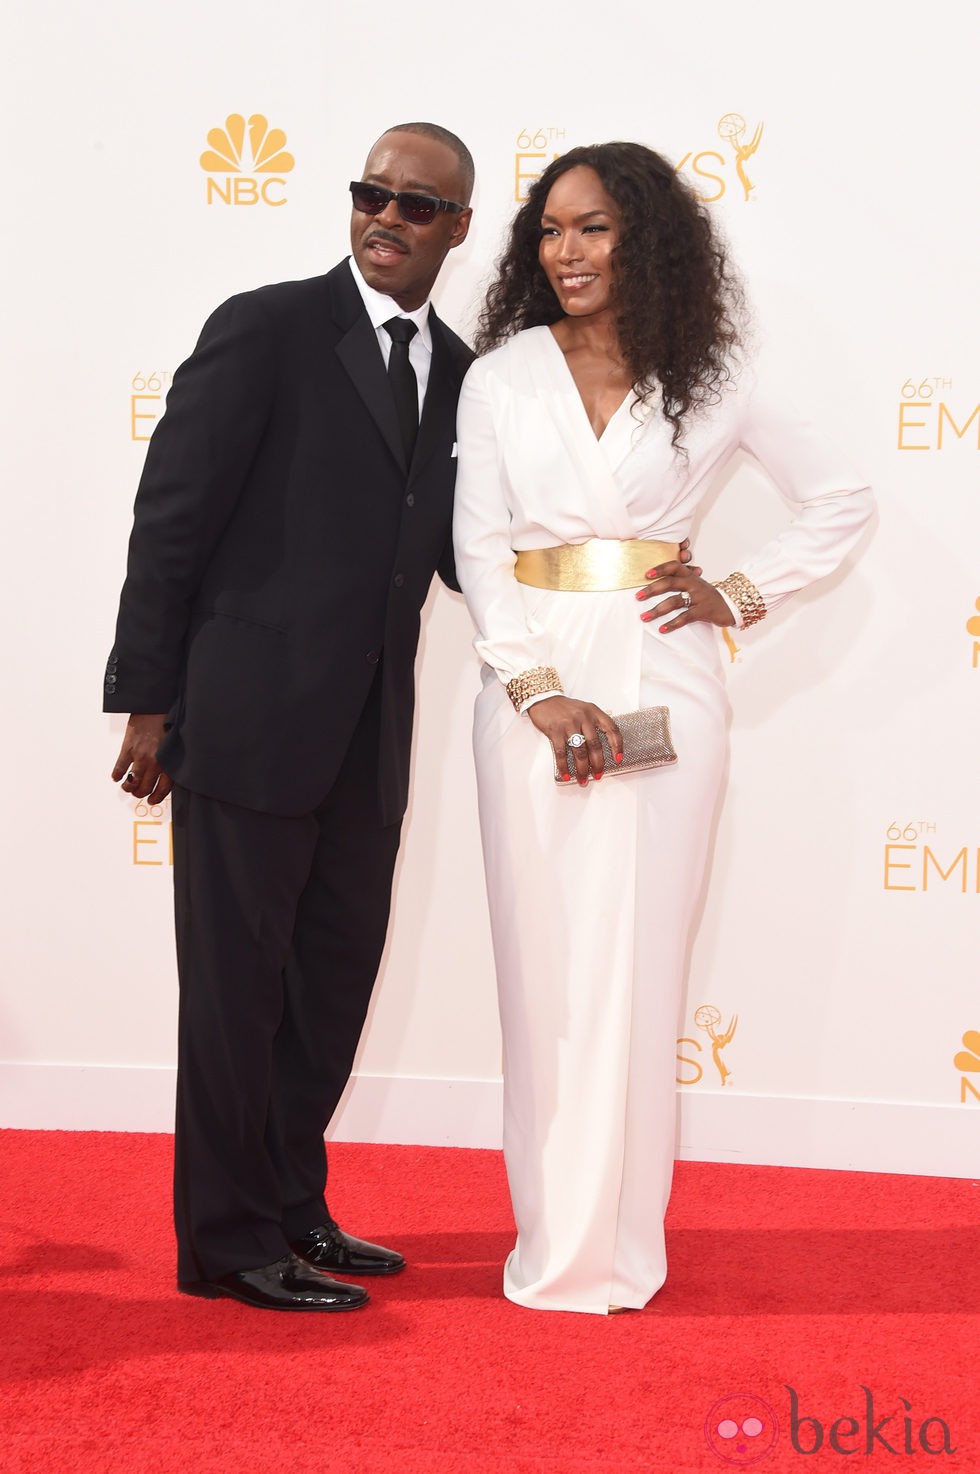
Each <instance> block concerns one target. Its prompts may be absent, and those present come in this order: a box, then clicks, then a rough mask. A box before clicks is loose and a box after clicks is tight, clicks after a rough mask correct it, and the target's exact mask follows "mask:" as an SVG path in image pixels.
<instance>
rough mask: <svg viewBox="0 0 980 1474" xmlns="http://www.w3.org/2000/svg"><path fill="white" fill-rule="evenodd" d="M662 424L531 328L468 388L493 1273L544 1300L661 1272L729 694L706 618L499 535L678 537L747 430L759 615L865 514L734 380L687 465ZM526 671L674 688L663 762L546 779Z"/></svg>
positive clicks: (828, 453) (617, 691) (463, 559)
mask: <svg viewBox="0 0 980 1474" xmlns="http://www.w3.org/2000/svg"><path fill="white" fill-rule="evenodd" d="M670 429H671V427H670V425H669V424H668V423H667V422H666V421H665V420H664V418H663V415H662V413H661V411H660V409H659V407H658V405H657V402H656V399H654V402H653V408H652V409H643V408H642V407H641V406H638V405H637V404H636V401H635V399H634V397H633V396H632V395H630V396H628V397H627V399H626V400H625V401H624V403H623V404H622V405H621V406H620V408H619V409H618V410H617V412H616V414H615V415H614V416H613V418H612V419H611V420H610V422H609V424H608V425H607V427H606V430H605V432H604V433H603V435H602V436H601V438H598V439H597V437H596V436H595V434H594V432H593V430H592V427H591V425H590V422H589V418H588V415H587V413H586V410H585V407H584V405H583V403H582V400H581V398H580V396H579V393H578V390H577V388H576V385H575V382H574V380H573V379H572V376H571V373H570V371H569V369H568V366H567V364H566V362H565V359H564V355H563V353H562V351H561V349H560V348H559V346H558V344H557V343H556V341H555V339H554V337H553V335H552V333H551V331H550V329H548V328H547V327H539V328H531V329H529V330H527V331H526V332H523V333H520V334H518V335H517V336H516V337H514V338H512V339H510V340H509V341H508V342H506V343H505V344H504V345H503V346H502V347H500V348H498V349H496V350H495V351H494V352H493V353H490V354H488V355H487V356H486V357H485V358H483V359H479V360H478V361H477V362H476V363H474V364H473V366H472V368H471V369H470V371H469V374H468V375H467V378H466V380H465V383H464V385H463V391H462V396H461V399H460V410H459V432H458V438H459V468H458V478H457V486H456V518H455V544H456V566H457V570H458V574H459V579H460V583H461V586H462V589H463V593H464V595H465V597H466V601H467V604H468V606H469V609H470V612H471V614H472V616H473V620H474V623H475V624H476V627H477V631H478V634H477V639H476V642H475V643H476V649H477V651H478V653H479V655H480V656H481V658H482V660H483V661H484V662H485V666H484V672H483V689H482V692H481V694H480V696H479V697H478V699H477V704H476V714H475V729H474V749H475V754H476V764H477V781H478V792H479V805H480V825H481V832H482V838H483V850H484V860H485V865H486V878H487V892H488V897H489V905H490V918H491V926H492V933H493V945H494V957H495V962H496V970H497V980H498V991H499V1002H500V1017H501V1025H502V1029H503V1041H504V1153H505V1159H506V1165H507V1174H508V1182H509V1185H510V1192H511V1198H512V1201H513V1206H514V1214H515V1218H516V1222H517V1244H516V1246H515V1248H514V1250H513V1252H512V1253H511V1254H510V1256H509V1258H508V1260H507V1263H506V1266H505V1271H504V1292H505V1294H506V1295H507V1296H508V1297H509V1298H510V1299H511V1300H514V1301H516V1302H518V1303H520V1304H522V1305H528V1306H534V1307H536V1308H540V1309H553V1310H578V1311H592V1312H596V1313H603V1314H604V1313H606V1311H607V1308H608V1306H609V1305H611V1304H612V1305H622V1306H633V1307H640V1306H643V1305H645V1304H646V1302H647V1301H648V1300H649V1299H650V1297H651V1296H652V1295H654V1294H655V1293H656V1291H657V1290H658V1289H659V1288H660V1287H661V1285H662V1284H663V1282H664V1279H665V1277H666V1272H667V1266H666V1258H665V1252H664V1233H663V1220H664V1213H665V1210H666V1206H667V1199H668V1196H669V1192H670V1181H671V1174H672V1169H673V1152H674V1130H675V1122H674V1113H675V1083H674V1055H675V1038H676V1034H677V1021H678V1013H679V1009H680V1000H681V990H682V985H683V980H684V974H685V967H686V961H687V955H688V948H689V942H690V929H691V918H692V914H693V912H694V908H695V905H696V904H697V901H698V898H699V895H700V891H701V886H702V881H703V873H704V865H705V858H706V853H707V847H708V842H709V837H710V830H711V825H712V821H713V818H714V813H715V806H716V803H717V800H718V794H719V788H720V783H721V778H722V774H723V769H724V764H725V757H726V747H727V736H726V733H727V722H728V701H727V696H726V692H725V686H724V682H723V677H722V672H721V661H720V655H719V645H720V638H719V632H718V630H717V628H716V627H714V626H712V625H708V624H705V623H703V622H701V623H693V624H691V625H689V626H688V627H686V628H684V629H683V630H679V631H675V632H674V633H673V634H670V635H661V634H660V633H659V632H658V629H657V622H656V621H655V622H650V623H643V622H641V620H640V618H639V616H640V613H641V612H642V610H643V608H651V607H652V604H650V603H648V604H646V605H643V606H641V605H639V604H638V603H637V601H636V598H635V591H634V590H632V589H626V590H622V591H618V592H613V593H558V592H551V591H544V590H540V589H534V588H528V587H526V586H524V585H522V584H519V583H518V582H517V581H516V579H515V578H514V572H513V566H514V550H522V549H525V548H541V547H553V546H555V545H557V544H560V543H579V542H584V541H585V540H587V539H589V538H613V539H629V538H648V539H657V540H660V541H664V542H679V541H680V540H681V539H682V538H684V537H685V536H687V534H688V531H689V529H690V526H691V521H692V518H693V516H694V514H695V512H696V510H697V506H698V503H699V501H700V500H701V498H702V496H703V495H704V494H705V492H706V491H707V489H708V488H709V486H710V485H711V482H712V480H713V478H714V476H715V475H716V474H717V472H718V471H719V470H720V468H721V467H722V466H723V465H724V463H725V462H726V461H727V460H728V459H729V457H730V456H731V455H732V454H733V453H734V452H735V451H736V450H737V449H738V448H739V447H742V448H744V449H746V450H748V451H749V452H750V453H751V454H753V455H754V456H755V457H756V458H757V459H758V460H759V461H760V462H761V464H762V465H763V466H764V467H765V469H766V470H767V471H768V472H769V474H770V475H771V476H772V478H773V479H774V481H775V482H776V483H777V484H778V486H779V487H780V489H781V490H782V491H783V493H784V494H785V495H786V496H787V497H788V498H789V499H790V500H791V501H793V502H794V503H797V504H798V505H799V511H798V514H797V516H796V518H795V520H794V521H793V522H792V523H791V524H790V525H789V526H788V527H787V529H786V530H785V531H784V532H783V533H782V535H781V536H780V537H779V538H777V539H775V540H774V541H773V542H772V543H770V544H769V545H768V546H767V547H766V548H764V549H763V550H762V551H761V552H760V553H759V554H758V555H757V556H756V557H753V558H751V559H749V560H747V561H746V562H745V563H744V564H743V565H742V568H741V571H742V572H743V573H744V574H745V575H746V576H747V577H748V578H749V579H750V580H751V582H752V583H754V584H755V585H756V587H757V588H758V589H759V591H760V592H761V593H762V595H763V596H764V598H765V601H766V605H767V608H769V609H772V608H773V607H775V606H776V605H777V604H779V603H781V602H782V600H783V599H784V598H786V597H787V596H788V595H789V594H791V593H792V592H794V591H795V590H796V589H799V588H801V587H802V586H803V585H804V584H807V583H809V582H811V581H812V580H813V579H815V578H819V577H821V576H822V575H824V574H826V573H829V572H831V571H832V569H833V568H835V567H836V566H837V564H838V563H839V562H840V561H841V559H842V558H843V557H844V556H845V554H846V553H847V551H848V550H849V549H850V548H851V547H852V546H853V544H854V543H855V542H856V541H857V539H858V537H859V535H860V532H861V530H862V528H863V526H864V524H865V522H866V521H867V518H868V516H869V515H870V508H871V498H870V493H869V492H868V491H867V489H866V487H864V484H863V482H862V480H861V478H860V477H857V476H855V475H853V474H852V473H851V472H850V471H849V469H848V468H847V467H846V466H844V465H842V463H841V460H840V457H839V454H838V453H837V452H836V451H834V450H833V449H832V448H831V447H830V446H829V445H827V444H826V442H825V441H824V440H823V439H822V438H821V437H820V436H819V435H817V433H816V432H815V431H814V430H813V428H812V427H810V426H809V425H807V424H806V423H805V422H802V421H799V420H795V419H793V418H791V417H787V416H786V415H785V414H782V413H780V414H775V413H773V412H772V411H771V410H767V409H766V407H765V406H764V405H763V404H762V403H761V402H759V400H758V398H757V397H756V396H754V395H753V394H751V393H750V392H747V391H740V390H731V391H729V392H727V393H726V394H725V395H724V397H723V400H722V402H721V403H720V404H719V405H718V406H717V408H716V409H715V410H714V411H712V412H711V413H710V414H708V415H707V416H705V417H703V418H698V419H693V420H692V421H691V422H690V424H689V427H688V429H687V431H686V433H685V437H684V445H685V446H686V448H687V452H688V455H687V459H685V458H684V457H682V456H681V455H679V454H677V453H676V452H675V451H673V449H672V448H671V445H670ZM722 571H723V572H729V571H730V570H728V569H725V570H722ZM719 576H720V575H719ZM656 602H657V601H656V600H654V601H653V603H656ZM538 666H554V667H555V668H556V669H557V671H558V673H559V676H560V678H561V681H562V684H563V686H564V690H565V692H566V694H568V695H572V696H575V697H578V698H581V699H584V700H587V701H592V702H595V703H596V705H598V706H600V707H602V708H603V709H604V710H605V711H607V712H610V713H614V714H615V713H618V712H625V711H631V710H634V709H636V708H637V707H643V706H652V705H661V704H663V705H667V706H668V707H669V708H670V714H671V729H672V733H673V738H674V745H675V747H676V749H677V752H678V762H677V763H676V764H675V765H674V766H672V767H669V768H662V769H655V770H652V771H649V772H645V773H637V774H623V775H617V776H613V777H610V778H608V779H606V780H605V781H604V782H601V783H590V784H589V785H588V786H587V787H585V788H582V787H580V786H579V785H578V784H576V783H568V784H562V785H557V784H555V783H554V782H553V780H552V774H553V757H552V751H551V746H550V744H549V743H548V741H547V739H546V738H545V737H544V736H542V735H541V734H540V733H539V732H538V731H537V730H536V728H535V727H534V726H533V725H532V723H531V721H530V719H529V717H528V716H527V715H518V714H517V713H516V712H515V711H514V709H513V707H512V705H511V702H510V700H509V698H508V696H507V693H506V690H505V687H506V683H507V682H508V681H510V680H511V679H512V677H514V676H516V675H519V674H521V673H522V672H524V671H527V670H530V669H533V668H535V667H538Z"/></svg>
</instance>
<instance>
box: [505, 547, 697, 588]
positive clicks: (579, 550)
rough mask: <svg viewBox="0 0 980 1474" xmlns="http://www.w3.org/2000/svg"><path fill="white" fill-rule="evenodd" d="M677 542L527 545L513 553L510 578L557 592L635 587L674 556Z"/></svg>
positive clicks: (644, 581) (532, 586)
mask: <svg viewBox="0 0 980 1474" xmlns="http://www.w3.org/2000/svg"><path fill="white" fill-rule="evenodd" d="M677 553H678V545H677V543H661V542H653V541H652V540H650V539H647V538H632V539H631V540H629V541H628V542H617V541H616V540H615V538H611V537H593V538H590V540H589V541H588V542H585V543H562V545H561V546H560V547H557V548H527V549H525V550H524V551H523V552H519V553H518V554H517V562H516V563H515V564H514V577H515V578H516V579H517V582H518V583H524V584H528V585H530V587H531V588H532V589H554V590H556V591H557V592H559V593H566V594H585V593H607V592H610V591H611V590H613V589H638V588H639V587H640V586H641V584H645V583H646V582H647V576H646V575H647V571H648V569H650V568H656V567H658V566H659V565H660V564H661V563H667V562H668V561H670V560H671V559H673V558H676V557H677Z"/></svg>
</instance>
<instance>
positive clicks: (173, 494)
mask: <svg viewBox="0 0 980 1474" xmlns="http://www.w3.org/2000/svg"><path fill="white" fill-rule="evenodd" d="M275 353H276V346H275V342H274V340H273V335H272V333H271V330H270V326H269V321H268V316H267V313H266V310H265V309H264V307H263V306H261V304H259V303H257V302H256V300H255V296H254V294H252V293H249V294H246V295H244V296H241V297H233V298H232V299H231V300H230V301H228V302H226V303H224V305H223V306H221V307H219V308H218V309H217V311H216V312H214V313H213V314H212V316H211V317H210V318H209V319H208V321H207V323H206V324H205V326H204V329H203V331H202V333H201V336H200V339H199V340H198V344H197V347H196V348H195V351H194V353H193V354H192V355H191V357H190V358H189V359H188V360H187V361H186V363H184V364H183V365H182V366H181V368H179V369H178V371H177V373H176V374H175V375H174V382H173V387H172V388H171V391H170V394H169V396H168V399H167V409H166V413H165V414H164V416H163V418H162V420H161V421H160V424H159V425H158V426H157V428H156V430H155V432H154V434H153V438H152V440H151V441H150V445H149V448H148V451H147V457H146V464H145V467H144V470H143V475H142V478H141V480H140V485H139V489H138V491H137V494H136V505H135V509H134V524H133V531H132V535H131V537H130V543H129V558H128V564H127V573H126V581H125V583H124V585H123V590H122V595H121V598H120V604H119V618H118V622H117V626H116V640H115V644H114V646H113V650H112V654H111V655H110V657H109V669H108V673H107V676H106V681H105V688H104V701H103V708H104V710H106V711H142V712H156V711H161V712H162V711H167V710H169V708H170V707H171V706H172V705H173V703H174V701H175V700H176V698H177V694H178V683H179V671H180V668H181V662H182V659H183V651H184V642H185V639H186V636H187V629H188V623H189V620H190V613H191V608H192V605H193V601H194V597H195V595H196V593H197V589H198V586H199V584H200V580H201V577H202V575H203V572H204V569H205V568H206V566H207V564H208V561H209V559H210V557H211V555H212V553H213V550H214V548H215V546H216V544H217V542H218V540H219V538H220V536H221V533H222V531H223V529H224V527H225V526H226V524H227V521H228V519H229V517H230V516H231V514H232V512H233V510H234V508H235V505H236V502H237V500H238V497H239V496H240V493H241V489H242V485H243V483H244V480H245V476H246V474H247V472H248V468H249V466H250V465H251V463H252V460H253V458H254V456H255V452H256V448H257V446H258V444H259V441H260V440H261V437H262V433H263V430H264V428H265V425H266V421H267V418H268V414H269V410H270V407H271V403H272V386H273V385H274V383H275Z"/></svg>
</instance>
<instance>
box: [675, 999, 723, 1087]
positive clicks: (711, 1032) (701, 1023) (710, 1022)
mask: <svg viewBox="0 0 980 1474" xmlns="http://www.w3.org/2000/svg"><path fill="white" fill-rule="evenodd" d="M694 1022H695V1023H696V1024H697V1026H698V1028H699V1029H703V1030H704V1032H705V1033H706V1034H707V1036H708V1038H709V1039H710V1040H711V1058H712V1059H713V1060H714V1064H715V1069H716V1070H717V1071H718V1078H719V1080H720V1081H721V1083H722V1085H727V1084H728V1083H729V1081H730V1080H732V1079H733V1076H732V1072H731V1070H730V1069H729V1068H728V1066H727V1065H726V1064H725V1061H724V1060H723V1059H722V1057H721V1055H722V1050H724V1049H727V1047H728V1045H729V1044H731V1042H732V1040H733V1039H734V1038H735V1030H736V1029H737V1028H738V1014H733V1016H732V1018H731V1019H730V1020H729V1023H728V1028H727V1029H721V1028H719V1025H720V1023H721V1009H720V1008H716V1007H715V1005H714V1004H713V1003H702V1004H700V1005H699V1006H698V1007H697V1008H696V1009H695V1010H694ZM682 1044H690V1045H691V1046H692V1047H693V1048H694V1049H696V1050H697V1051H698V1053H700V1052H701V1049H702V1047H703V1046H702V1045H701V1043H700V1042H699V1041H698V1040H697V1039H691V1038H686V1039H678V1041H677V1046H678V1047H677V1063H678V1064H679V1065H689V1066H690V1067H691V1069H692V1070H694V1071H695V1072H696V1073H695V1074H694V1075H693V1076H692V1077H691V1078H690V1079H685V1078H682V1077H681V1075H680V1074H678V1076H677V1083H678V1085H697V1084H698V1082H699V1081H700V1080H701V1079H703V1077H704V1069H703V1068H702V1066H701V1063H700V1061H699V1060H696V1059H691V1058H689V1057H688V1056H687V1055H684V1054H682V1053H681V1050H680V1046H681V1045H682Z"/></svg>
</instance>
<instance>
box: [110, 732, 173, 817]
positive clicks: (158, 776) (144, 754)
mask: <svg viewBox="0 0 980 1474" xmlns="http://www.w3.org/2000/svg"><path fill="white" fill-rule="evenodd" d="M166 719H167V718H166V713H160V714H154V715H152V716H147V715H144V714H143V713H141V712H134V713H133V715H132V716H131V717H130V719H129V721H128V722H127V724H126V735H125V737H124V738H123V744H122V747H121V748H120V749H119V757H118V758H117V760H116V766H115V767H114V768H113V770H112V781H113V783H118V782H119V780H120V778H121V779H122V786H123V788H124V789H125V791H126V792H127V793H131V794H132V795H133V797H134V798H145V799H147V800H148V801H149V802H150V803H151V804H162V803H163V801H164V799H165V798H166V797H167V794H168V793H169V792H170V790H171V788H172V787H173V784H172V783H171V781H170V779H169V778H168V777H167V775H166V773H165V772H164V771H163V769H162V768H161V766H160V764H159V763H158V762H157V751H158V749H159V747H160V743H161V742H162V741H163V739H164V735H165V732H164V725H163V724H164V722H165V721H166Z"/></svg>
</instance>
